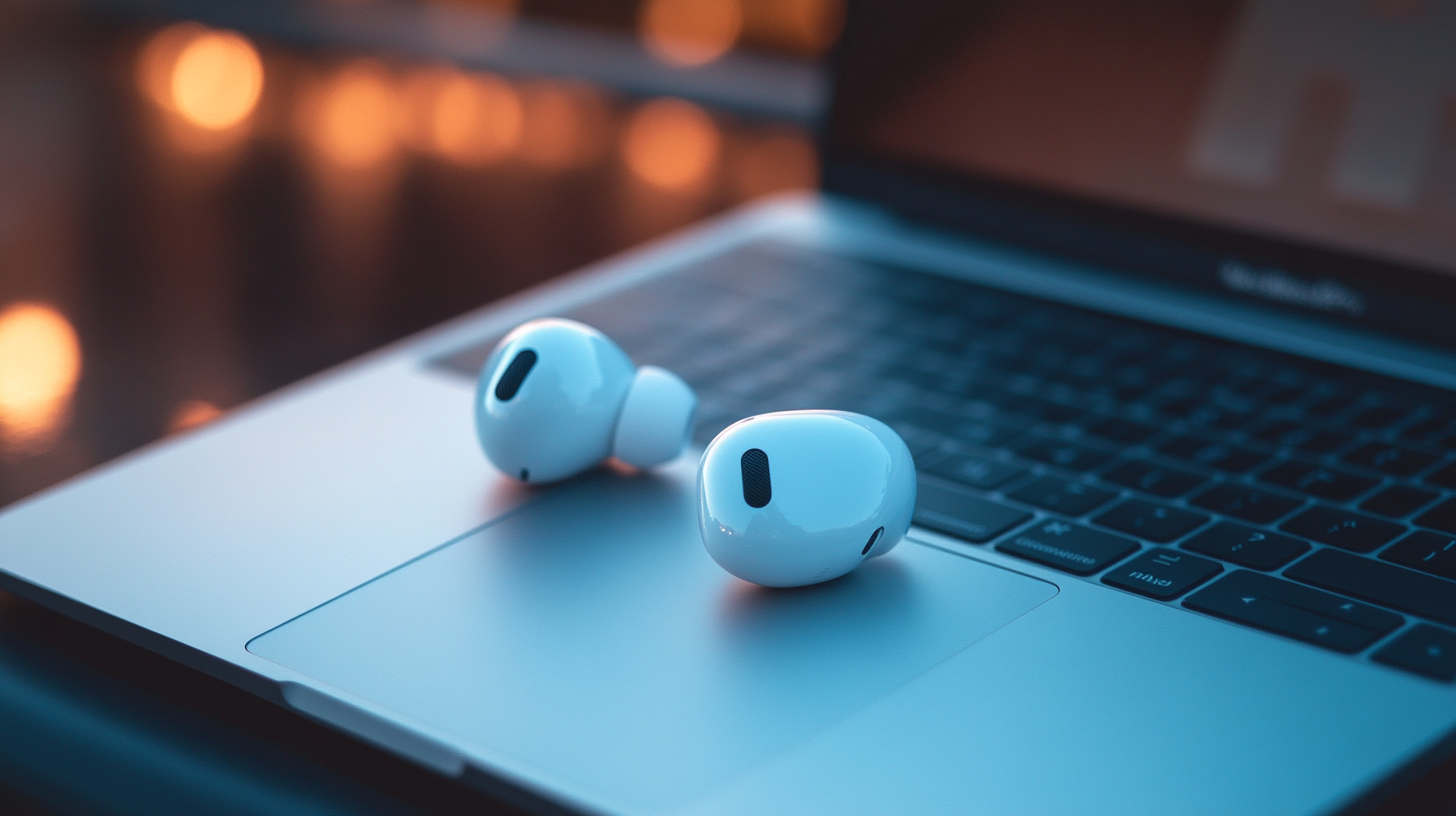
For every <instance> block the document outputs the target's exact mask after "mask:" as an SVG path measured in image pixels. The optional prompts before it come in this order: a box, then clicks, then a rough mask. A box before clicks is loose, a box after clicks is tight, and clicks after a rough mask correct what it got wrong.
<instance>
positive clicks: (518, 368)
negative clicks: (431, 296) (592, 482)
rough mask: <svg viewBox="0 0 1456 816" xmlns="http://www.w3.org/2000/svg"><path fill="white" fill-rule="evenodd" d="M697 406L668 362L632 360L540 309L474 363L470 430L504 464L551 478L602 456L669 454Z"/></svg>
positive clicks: (522, 473)
mask: <svg viewBox="0 0 1456 816" xmlns="http://www.w3.org/2000/svg"><path fill="white" fill-rule="evenodd" d="M697 407H698V398H697V396H696V395H695V394H694V393H693V389H692V387H691V386H689V385H688V384H687V383H685V382H683V381H682V379H681V378H680V377H678V376H677V375H676V374H673V373H672V372H671V371H668V370H666V369H662V368H658V367H656V366H642V367H641V368H637V367H636V366H634V365H633V364H632V360H631V359H630V358H628V357H627V354H626V352H624V351H622V349H621V348H619V347H618V346H617V344H616V343H613V342H612V341H611V340H610V339H609V338H608V337H607V336H606V335H604V334H602V333H601V332H599V331H597V330H596V329H593V328H592V327H590V326H587V325H585V324H583V323H578V322H576V321H574V320H563V319H561V318H542V319H539V320H531V321H528V322H526V323H522V324H521V325H520V326H517V327H516V328H515V329H514V330H512V331H511V333H510V334H508V335H506V336H505V337H504V338H502V339H501V341H500V343H499V344H497V345H496V347H495V350H494V351H492V352H491V353H490V359H488V360H486V362H485V365H484V366H483V367H482V368H481V369H480V380H479V382H478V384H477V386H476V391H475V430H476V434H477V435H478V436H479V438H480V447H481V449H482V450H484V451H485V456H486V458H488V459H489V460H490V461H491V463H492V464H494V465H495V466H496V467H498V468H500V469H501V470H502V471H504V472H505V473H508V474H510V475H511V476H514V477H516V478H518V479H520V480H521V481H523V482H554V481H557V480H558V479H565V478H566V477H568V476H574V475H576V474H578V473H580V472H582V471H584V470H586V469H587V468H590V467H592V466H593V465H596V464H597V463H599V462H601V461H602V460H604V459H606V458H607V457H608V456H615V457H617V458H618V459H620V460H622V461H623V462H626V463H627V464H629V465H633V466H634V467H640V468H646V467H652V466H653V465H660V464H662V463H664V462H668V461H671V460H673V459H676V458H677V457H678V456H679V455H680V454H681V453H682V452H683V449H684V448H685V447H686V446H687V443H688V437H689V435H690V434H691V433H692V424H693V413H694V412H695V411H696V410H697Z"/></svg>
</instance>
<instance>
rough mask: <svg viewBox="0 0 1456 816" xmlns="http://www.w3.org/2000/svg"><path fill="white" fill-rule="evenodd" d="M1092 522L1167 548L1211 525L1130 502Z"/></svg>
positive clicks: (1191, 516) (1190, 516)
mask: <svg viewBox="0 0 1456 816" xmlns="http://www.w3.org/2000/svg"><path fill="white" fill-rule="evenodd" d="M1092 521H1093V522H1094V523H1096V524H1100V525H1102V526H1103V527H1111V528H1112V529H1114V530H1117V531H1118V532H1122V533H1128V534H1130V535H1135V536H1139V537H1141V538H1146V539H1147V540H1149V541H1155V542H1157V543H1159V544H1166V543H1168V542H1169V541H1172V540H1173V539H1175V538H1181V537H1182V536H1183V535H1184V534H1185V533H1187V532H1189V531H1190V530H1192V529H1194V528H1195V527H1197V526H1199V525H1200V524H1202V523H1203V522H1205V521H1208V516H1204V515H1199V514H1198V513H1190V512H1188V511H1187V510H1180V509H1178V508H1177V507H1168V506H1167V505H1163V504H1154V503H1153V502H1150V501H1144V500H1142V499H1128V500H1127V501H1125V502H1123V503H1122V504H1119V505H1118V506H1116V507H1114V508H1112V509H1111V510H1108V511H1107V512H1105V513H1103V514H1102V515H1100V516H1098V517H1097V518H1095V519H1093V520H1092Z"/></svg>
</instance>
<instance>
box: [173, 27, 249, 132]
mask: <svg viewBox="0 0 1456 816" xmlns="http://www.w3.org/2000/svg"><path fill="white" fill-rule="evenodd" d="M262 92H263V61H262V60H261V59H259V58H258V51H257V50H256V49H255V48H253V44H252V43H250V42H248V41H247V40H246V39H245V38H243V37H242V36H241V35H239V34H234V33H232V32H230V31H212V32H208V33H206V34H201V35H199V36H197V37H195V38H193V40H192V41H191V42H189V43H188V44H187V46H186V47H185V48H183V49H182V53H181V54H179V55H178V56H177V64H176V66H175V67H174V68H173V69H172V105H173V107H174V108H175V109H176V111H177V113H178V114H180V115H181V116H182V117H183V118H184V119H186V120H187V121H189V122H191V123H192V124H194V125H197V126H199V127H204V128H208V129H210V130H222V129H223V128H229V127H232V126H233V125H236V124H237V123H239V122H241V121H243V119H245V118H247V116H248V114H250V113H252V112H253V108H254V107H256V106H257V104H258V96H259V95H260V94H262Z"/></svg>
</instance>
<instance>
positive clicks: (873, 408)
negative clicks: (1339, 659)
mask: <svg viewBox="0 0 1456 816" xmlns="http://www.w3.org/2000/svg"><path fill="white" fill-rule="evenodd" d="M569 316H570V317H573V318H575V319H578V320H582V321H583V322H586V323H589V324H591V325H594V326H596V327H598V328H600V329H601V330H602V331H604V332H606V333H607V334H609V335H611V336H612V337H613V338H614V339H615V340H616V341H617V342H619V343H620V344H621V345H622V347H623V348H624V349H626V351H627V352H628V353H629V354H630V355H632V357H633V359H634V360H636V361H637V362H638V363H639V364H641V363H651V364H655V365H660V366H664V367H666V368H669V369H672V370H673V371H676V372H677V373H678V374H680V375H681V376H682V377H683V378H684V379H686V380H687V381H688V382H690V383H691V384H692V385H693V387H694V388H696V389H697V391H698V394H699V397H700V408H699V415H698V424H697V427H696V431H695V438H696V440H697V441H698V442H699V443H706V442H707V441H709V440H710V439H712V438H713V436H715V435H716V434H717V433H718V432H719V431H721V430H722V429H723V428H725V427H727V426H728V425H729V424H731V423H732V422H735V421H737V420H738V419H741V418H743V417H745V416H749V415H752V414H757V413H764V412H767V411H781V410H791V409H800V408H838V409H843V410H849V411H857V412H860V413H865V414H869V415H871V416H874V417H877V418H879V419H881V420H882V421H884V422H886V423H887V424H889V425H890V426H891V427H893V428H895V430H896V431H898V432H899V433H900V435H901V436H902V437H903V438H904V439H905V441H906V443H907V444H908V445H909V446H910V450H911V453H912V454H913V455H914V457H915V461H916V464H917V467H918V469H919V472H920V474H921V475H920V480H921V486H920V498H919V503H918V505H917V509H916V516H915V521H916V523H917V524H918V525H919V526H921V527H924V528H927V529H930V530H934V531H936V532H939V533H942V534H945V535H948V536H953V537H956V538H959V539H961V540H964V541H967V542H970V543H972V544H975V545H982V546H988V547H994V548H995V549H996V550H998V551H1000V552H1003V553H1006V554H1008V555H1011V556H1014V557H1016V558H1021V559H1025V560H1027V561H1032V562H1035V563H1037V564H1041V565H1043V566H1047V567H1050V568H1052V569H1056V570H1060V571H1062V572H1066V573H1068V574H1071V575H1076V576H1082V577H1084V578H1086V579H1087V580H1092V581H1100V582H1101V583H1103V584H1105V585H1107V586H1110V587H1114V588H1116V589H1118V590H1121V591H1126V592H1133V593H1137V594H1139V595H1142V596H1145V597H1148V598H1151V599H1154V600H1157V601H1161V602H1164V603H1174V604H1181V605H1182V606H1183V607H1185V608H1187V609H1191V610H1194V611H1196V612H1199V613H1203V614H1207V615H1213V616H1215V617H1218V618H1222V619H1224V620H1228V621H1232V622H1234V623H1238V624H1242V625H1245V626H1250V627H1253V628H1256V629H1261V630H1264V631H1266V632H1272V633H1275V634H1278V635H1282V636H1285V637H1289V638H1293V639H1296V640H1300V641H1304V642H1306V643H1310V644H1314V645H1317V646H1321V647H1324V648H1327V649H1330V650H1333V651H1336V652H1343V653H1348V654H1356V655H1363V656H1364V657H1368V659H1371V660H1374V661H1376V662H1379V663H1383V664H1386V665H1388V666H1392V667H1395V668H1397V669H1401V670H1404V671H1408V672H1413V673H1416V674H1419V675H1422V676H1425V677H1429V678H1432V679H1436V680H1441V681H1446V682H1450V681H1451V680H1453V679H1456V631H1453V630H1452V629H1450V628H1447V627H1456V457H1453V454H1456V395H1452V394H1450V393H1448V392H1445V391H1442V390H1439V389H1435V388H1428V387H1423V386H1419V385H1414V384H1411V383H1407V382H1402V381H1398V380H1394V379H1390V378H1385V377H1380V376H1378V375H1372V374H1368V373H1365V372H1358V371H1353V370H1350V369H1345V368H1341V367H1338V366H1334V365H1328V364H1324V363H1319V362H1315V361H1310V360H1306V359H1302V358H1298V357H1292V356H1288V355H1284V354H1280V353H1277V352H1271V351H1267V350H1262V349H1257V348H1254V347H1249V346H1243V345H1239V344H1236V343H1230V342H1224V341H1219V340H1214V339H1210V338H1207V337H1203V336H1200V335H1196V334H1192V333H1187V332H1180V331H1177V330H1173V329H1167V328H1162V327H1157V326H1153V325H1149V324H1145V323H1141V322H1138V321H1134V320H1128V319H1121V318H1116V317H1111V316H1107V315H1104V314H1100V313H1096V312H1091V311H1088V310H1083V309H1079V308H1075V307H1070V306H1062V305H1058V304H1053V303H1049V302H1046V301H1041V300H1036V299H1033V298H1028V297H1022V296H1018V295H1014V294H1009V293H1006V292H1002V291H999V290H993V289H989V288H985V287H981V286H976V285H973V284H969V283H964V282H960V281H954V280H949V279H945V278H942V277H940V276H935V275H929V274H925V273H921V272H917V271H914V270H910V269H904V268H898V267H890V266H884V265H875V264H870V263H865V262H860V261H855V260H850V259H846V258H840V257H836V256H832V255H826V254H822V253H816V252H812V251H809V250H805V249H802V248H797V247H793V246H790V245H787V244H780V243H760V244H754V245H750V246H748V247H744V248H741V249H739V250H736V251H733V252H731V253H728V254H725V255H720V256H717V257H714V258H712V259H709V260H707V261H704V262H702V263H700V264H698V265H696V266H694V267H692V268H690V269H688V270H685V271H684V272H683V273H681V274H676V275H672V276H669V277H667V278H665V279H659V280H654V281H650V282H648V283H646V284H643V285H640V286H638V287H636V288H632V289H629V290H627V291H624V292H621V293H618V294H616V295H613V296H611V297H608V298H606V299H603V300H599V301H595V302H593V303H591V304H588V305H587V306H585V307H582V308H580V309H577V310H575V311H574V312H572V313H570V315H569ZM491 345H493V343H487V344H482V345H479V346H475V347H472V348H468V349H464V350H462V351H460V352H458V353H455V354H452V355H449V356H448V357H445V358H442V359H441V360H439V361H436V364H437V365H440V366H442V367H444V368H446V369H449V370H454V371H457V372H459V373H462V374H465V375H467V376H474V375H475V373H476V372H477V371H478V369H479V367H480V365H481V364H482V362H483V361H484V358H485V356H486V354H487V353H488V352H489V349H490V347H491Z"/></svg>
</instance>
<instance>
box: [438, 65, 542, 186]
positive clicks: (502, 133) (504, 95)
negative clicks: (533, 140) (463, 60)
mask: <svg viewBox="0 0 1456 816" xmlns="http://www.w3.org/2000/svg"><path fill="white" fill-rule="evenodd" d="M431 114H432V115H431V131H432V133H433V135H434V144H435V148H436V149H437V150H439V152H440V154H441V155H443V156H445V157H446V158H448V159H451V160H453V161H457V162H460V163H461V164H489V163H491V162H495V161H499V160H500V159H503V158H505V157H506V156H508V155H510V152H511V151H512V150H514V149H515V148H516V145H518V144H519V143H520V141H521V99H520V97H519V96H518V95H517V94H516V90H515V89H514V88H512V87H511V85H510V83H509V82H506V81H505V80H504V79H501V78H500V77H498V76H495V75H494V74H474V75H470V76H463V75H457V76H454V77H452V78H451V79H450V80H449V81H448V82H446V83H445V85H444V87H442V88H441V89H440V92H439V95H438V96H436V98H435V106H434V110H433V111H432V112H431Z"/></svg>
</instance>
